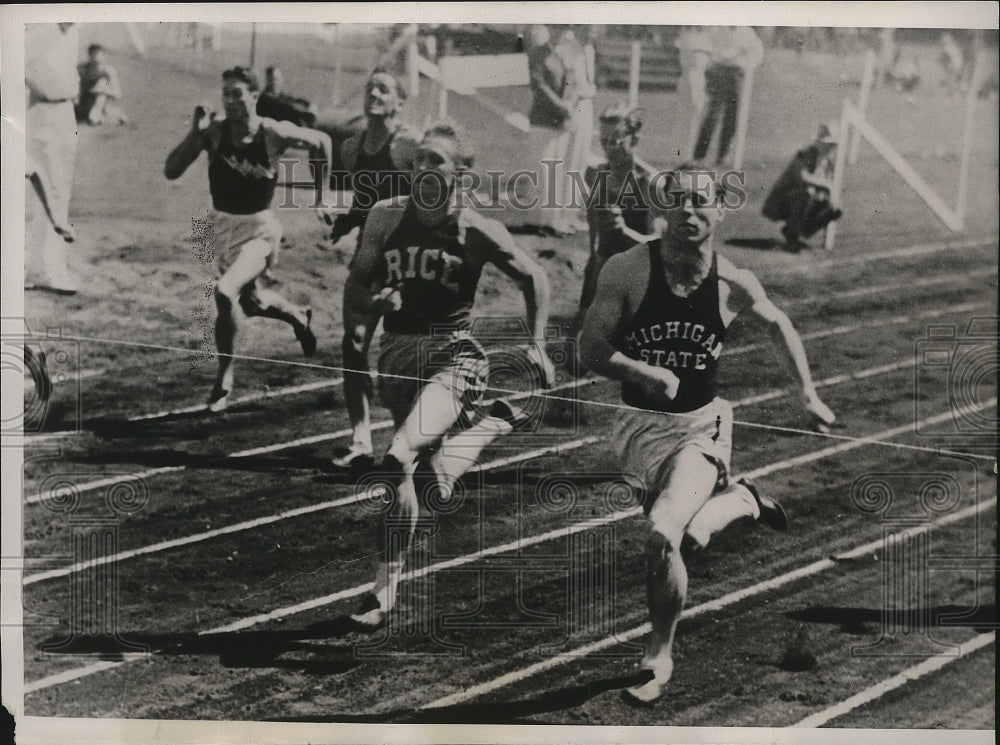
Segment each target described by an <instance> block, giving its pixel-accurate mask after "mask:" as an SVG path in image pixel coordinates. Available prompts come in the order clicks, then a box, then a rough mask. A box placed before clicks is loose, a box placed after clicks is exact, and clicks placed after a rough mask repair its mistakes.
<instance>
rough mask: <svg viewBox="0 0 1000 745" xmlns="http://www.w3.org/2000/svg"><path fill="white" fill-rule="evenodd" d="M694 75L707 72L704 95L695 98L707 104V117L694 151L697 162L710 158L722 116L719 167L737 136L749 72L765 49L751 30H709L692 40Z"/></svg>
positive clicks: (716, 27) (712, 27)
mask: <svg viewBox="0 0 1000 745" xmlns="http://www.w3.org/2000/svg"><path fill="white" fill-rule="evenodd" d="M692 41H694V42H695V43H694V44H693V48H692V52H693V53H694V65H695V73H694V75H697V73H698V72H699V71H702V70H703V71H704V76H703V77H704V81H705V95H704V97H702V96H698V95H695V96H693V98H695V100H696V101H697V100H698V99H699V98H701V99H702V100H704V101H705V114H704V118H703V119H702V122H701V128H700V130H699V132H698V139H697V141H696V143H695V148H694V159H695V160H696V161H701V160H704V159H705V156H706V155H708V147H709V145H710V144H711V142H712V135H713V134H714V133H715V128H716V126H717V125H718V123H719V117H720V115H721V116H722V129H721V131H720V132H719V149H718V154H717V156H716V161H715V162H716V163H720V164H721V163H722V162H724V161H725V159H726V156H727V155H728V154H729V145H730V143H731V142H732V139H733V135H734V134H736V121H737V116H738V112H739V108H740V91H741V88H742V85H743V78H744V76H745V75H746V73H747V71H748V70H752V69H754V68H756V67H757V66H758V65H759V64H760V63H761V61H762V60H763V59H764V45H763V44H762V43H761V41H760V39H759V38H758V37H757V34H756V33H754V30H753V29H752V28H750V27H749V26H706V27H704V28H703V29H702V31H701V33H699V34H697V35H695V36H694V37H693V39H692Z"/></svg>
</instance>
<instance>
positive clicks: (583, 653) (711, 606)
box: [420, 500, 995, 709]
mask: <svg viewBox="0 0 1000 745" xmlns="http://www.w3.org/2000/svg"><path fill="white" fill-rule="evenodd" d="M993 504H995V500H993V501H989V502H986V503H985V504H975V505H971V506H969V507H967V508H965V509H964V510H961V511H959V512H954V513H952V514H950V515H945V516H944V517H941V518H939V519H937V520H935V521H933V522H932V523H931V524H930V525H925V526H922V527H920V528H914V529H912V532H911V533H909V535H917V534H920V533H925V532H927V531H928V530H929V529H930V528H931V527H934V528H940V527H943V526H945V525H950V524H951V523H954V522H958V521H959V520H964V519H965V518H967V517H972V516H973V515H975V514H976V513H978V512H979V511H980V510H982V509H985V508H986V507H988V506H992V505H993ZM890 540H898V538H896V537H895V536H894V537H893V538H891V539H890ZM884 545H885V539H883V538H877V539H876V540H874V541H870V542H869V543H866V544H864V545H863V546H858V547H857V548H855V549H853V550H851V551H848V552H847V553H845V554H842V555H841V558H848V559H850V558H856V557H859V556H863V555H865V554H867V553H869V552H871V551H873V550H875V549H878V548H881V547H883V546H884ZM837 565H838V563H837V562H835V561H831V560H830V559H823V560H821V561H816V562H813V563H812V564H809V565H807V566H804V567H800V568H798V569H794V570H792V571H790V572H786V573H785V574H781V575H778V576H777V577H772V578H771V579H769V580H765V581H763V582H758V583H757V584H755V585H751V586H749V587H744V588H743V589H740V590H736V591H735V592H731V593H728V594H727V595H723V596H722V597H720V598H716V599H715V600H710V601H708V602H706V603H702V604H700V605H696V606H692V607H691V608H687V609H686V610H685V611H684V612H683V613H682V614H681V618H691V617H693V616H697V615H700V614H702V613H707V612H708V611H715V610H721V609H722V608H725V607H726V606H728V605H732V604H734V603H738V602H740V601H741V600H745V599H746V598H749V597H753V596H754V595H759V594H761V593H764V592H767V591H769V590H774V589H777V588H779V587H781V586H783V585H786V584H788V583H790V582H794V581H796V580H799V579H802V578H804V577H809V576H812V575H814V574H819V573H820V572H824V571H826V570H827V569H832V568H833V567H835V566H837ZM651 630H652V627H651V626H650V624H649V623H648V622H647V623H644V624H642V625H641V626H637V627H635V628H633V629H629V630H628V631H625V632H622V633H620V634H616V635H615V636H611V637H607V638H605V639H601V640H599V641H596V642H592V643H590V644H585V645H584V646H582V647H578V648H577V649H575V650H572V651H570V652H564V653H562V654H560V655H557V656H555V657H549V658H547V659H545V660H542V661H541V662H537V663H535V664H533V665H529V666H528V667H525V668H522V669H520V670H514V671H512V672H509V673H507V674H505V675H501V676H499V677H497V678H494V679H493V680H490V681H487V682H485V683H480V684H479V685H476V686H472V687H471V688H467V689H465V690H463V691H459V692H458V693H453V694H452V695H450V696H444V697H442V698H439V699H435V700H434V701H431V702H430V703H427V704H424V705H423V706H421V707H420V708H421V709H435V708H440V707H443V706H453V705H455V704H460V703H464V702H466V701H471V700H472V699H474V698H478V697H480V696H484V695H486V694H487V693H492V692H493V691H496V690H498V689H500V688H505V687H507V686H509V685H513V684H514V683H518V682H520V681H522V680H525V679H526V678H530V677H532V676H535V675H538V674H539V673H543V672H545V671H547V670H552V669H553V668H556V667H559V666H560V665H564V664H565V663H567V662H570V661H572V660H577V659H580V658H582V657H587V656H588V655H591V654H594V653H595V652H601V651H603V650H605V649H609V648H611V647H614V646H617V645H619V644H622V643H623V642H628V641H632V640H634V639H639V638H641V637H643V636H645V635H646V634H648V633H649V632H650V631H651Z"/></svg>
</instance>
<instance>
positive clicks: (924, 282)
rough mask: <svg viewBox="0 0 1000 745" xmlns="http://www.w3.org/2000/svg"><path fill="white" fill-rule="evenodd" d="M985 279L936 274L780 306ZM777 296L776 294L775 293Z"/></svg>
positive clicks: (979, 272) (980, 273)
mask: <svg viewBox="0 0 1000 745" xmlns="http://www.w3.org/2000/svg"><path fill="white" fill-rule="evenodd" d="M975 278H980V279H986V276H985V275H984V273H983V271H982V270H974V271H968V272H952V273H951V274H937V275H933V276H930V277H923V278H922V279H913V280H908V281H906V282H897V283H896V284H886V285H873V286H871V287H856V288H854V289H853V290H843V291H841V292H831V293H829V294H827V295H814V296H811V297H804V298H793V299H789V300H786V301H784V302H782V303H780V304H782V305H785V306H793V305H819V304H821V303H823V302H830V301H831V300H844V299H846V298H856V297H864V296H865V295H877V294H880V293H886V294H888V293H892V292H895V291H898V290H909V289H912V288H914V287H940V286H941V285H944V284H948V283H952V282H961V281H963V280H968V279H975ZM775 294H777V293H775Z"/></svg>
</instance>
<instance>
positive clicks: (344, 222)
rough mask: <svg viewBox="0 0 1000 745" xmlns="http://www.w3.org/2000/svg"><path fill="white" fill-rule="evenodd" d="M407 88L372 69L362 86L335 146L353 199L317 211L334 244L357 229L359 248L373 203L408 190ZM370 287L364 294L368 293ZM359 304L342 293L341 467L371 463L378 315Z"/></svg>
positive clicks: (411, 143)
mask: <svg viewBox="0 0 1000 745" xmlns="http://www.w3.org/2000/svg"><path fill="white" fill-rule="evenodd" d="M405 100H406V90H405V88H403V85H402V83H400V81H399V80H398V79H397V78H396V77H395V76H393V75H391V74H390V73H388V72H386V71H385V70H382V69H376V70H375V71H374V72H373V73H372V75H371V77H370V78H369V79H368V84H367V86H366V88H365V117H366V118H367V120H368V123H367V126H366V127H365V129H364V131H362V132H361V133H360V134H358V135H355V136H354V137H351V138H349V139H348V140H346V141H345V142H344V144H343V145H342V146H341V149H340V156H341V160H342V161H343V163H344V167H345V168H346V169H347V170H348V171H349V172H350V174H351V184H352V186H353V189H354V198H353V201H352V202H351V208H350V210H348V212H347V213H345V214H340V215H336V216H334V215H332V213H322V214H321V217H322V219H324V220H325V221H326V222H327V224H328V225H330V226H331V227H332V230H331V232H330V240H331V241H332V242H333V243H336V242H337V241H339V240H340V239H341V238H343V237H344V236H345V235H347V234H348V233H349V232H351V231H352V230H353V229H354V228H358V242H357V245H358V246H359V247H360V246H361V242H362V239H363V237H364V228H365V221H366V220H367V218H368V214H369V213H370V212H371V210H372V208H373V207H374V206H375V204H376V203H378V202H380V201H382V200H383V199H391V198H394V197H398V196H403V195H406V194H409V193H410V171H411V168H412V165H413V153H414V152H415V151H416V148H417V140H418V136H417V135H415V134H414V133H413V132H411V131H410V129H409V128H408V127H406V126H405V125H404V124H403V123H402V121H401V114H402V108H403V103H404V101H405ZM370 289H371V288H366V290H365V292H366V293H367V294H371V293H370ZM358 305H359V303H358V302H357V301H356V300H355V299H353V298H351V297H349V295H348V292H347V291H346V290H345V292H344V341H343V361H344V367H345V373H344V403H345V405H346V406H347V414H348V416H349V417H350V419H351V428H352V429H353V431H354V436H353V439H352V442H351V446H350V447H349V448H348V450H347V453H345V454H344V455H341V456H337V457H334V458H333V465H334V466H337V467H340V468H349V467H350V468H355V469H363V468H366V467H369V466H371V465H372V464H373V463H374V460H373V456H372V451H373V448H372V433H371V397H372V380H371V371H370V368H369V365H368V348H369V347H370V346H371V341H372V336H373V335H374V334H375V326H376V325H378V318H377V317H372V316H364V315H359V314H358V313H357V311H356V308H357V307H358Z"/></svg>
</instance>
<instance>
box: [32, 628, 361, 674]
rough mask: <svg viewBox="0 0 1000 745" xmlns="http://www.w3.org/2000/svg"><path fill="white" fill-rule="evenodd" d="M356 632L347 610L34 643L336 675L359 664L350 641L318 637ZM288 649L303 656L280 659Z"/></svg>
mask: <svg viewBox="0 0 1000 745" xmlns="http://www.w3.org/2000/svg"><path fill="white" fill-rule="evenodd" d="M355 632H357V626H356V625H355V624H354V622H353V621H351V619H350V618H349V617H348V616H338V617H337V618H334V619H332V620H329V621H320V622H317V623H314V624H310V625H309V626H306V627H305V628H302V629H282V630H275V631H236V632H226V633H218V634H195V633H182V634H142V633H135V632H128V633H127V634H125V635H122V636H75V637H70V638H68V639H59V638H55V637H54V638H50V639H47V640H45V641H43V642H41V643H40V644H39V645H38V648H39V649H41V650H44V651H45V652H46V653H47V654H53V655H70V656H73V655H87V656H92V657H96V658H98V659H101V660H106V661H118V660H122V659H125V658H126V656H128V655H130V654H133V655H134V654H136V653H142V652H145V653H146V654H149V655H151V656H153V657H176V656H182V655H201V656H212V657H218V659H219V664H220V665H222V666H223V667H226V668H261V667H267V668H275V669H281V670H295V671H298V672H302V673H306V674H309V675H339V674H342V673H345V672H347V671H349V670H351V669H353V668H355V667H357V666H358V665H359V664H361V662H362V660H359V659H356V658H355V656H354V644H330V643H317V642H321V641H323V640H331V639H342V638H344V637H348V636H351V635H352V634H354V633H355ZM291 652H298V653H305V654H308V655H309V657H308V658H307V659H282V656H283V655H285V654H288V653H291Z"/></svg>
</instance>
